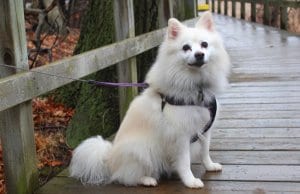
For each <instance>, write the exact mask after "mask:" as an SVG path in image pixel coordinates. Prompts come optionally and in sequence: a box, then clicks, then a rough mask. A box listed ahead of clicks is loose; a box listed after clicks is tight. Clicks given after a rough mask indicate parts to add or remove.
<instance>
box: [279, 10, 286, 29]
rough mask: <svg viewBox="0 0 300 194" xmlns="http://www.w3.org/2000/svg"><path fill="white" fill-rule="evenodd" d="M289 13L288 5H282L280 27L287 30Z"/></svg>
mask: <svg viewBox="0 0 300 194" xmlns="http://www.w3.org/2000/svg"><path fill="white" fill-rule="evenodd" d="M287 24H288V14H287V7H286V6H285V5H284V4H281V5H280V28H281V29H284V30H287Z"/></svg>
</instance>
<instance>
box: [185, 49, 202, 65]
mask: <svg viewBox="0 0 300 194" xmlns="http://www.w3.org/2000/svg"><path fill="white" fill-rule="evenodd" d="M194 56H195V62H194V63H188V65H189V66H192V67H201V66H202V65H204V64H205V62H204V53H202V52H197V53H195V55H194Z"/></svg>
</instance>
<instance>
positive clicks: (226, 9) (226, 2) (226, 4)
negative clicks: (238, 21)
mask: <svg viewBox="0 0 300 194" xmlns="http://www.w3.org/2000/svg"><path fill="white" fill-rule="evenodd" d="M224 15H228V0H224Z"/></svg>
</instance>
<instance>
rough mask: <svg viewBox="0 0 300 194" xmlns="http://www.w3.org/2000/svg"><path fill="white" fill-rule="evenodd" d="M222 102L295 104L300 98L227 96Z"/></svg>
mask: <svg viewBox="0 0 300 194" xmlns="http://www.w3.org/2000/svg"><path fill="white" fill-rule="evenodd" d="M221 102H222V104H238V103H245V104H258V103H261V104H276V103H287V104H294V103H299V102H300V98H299V97H298V96H296V97H289V96H286V97H279V98H276V97H273V98H272V97H270V98H246V99H245V98H227V99H224V98H223V99H222V100H221Z"/></svg>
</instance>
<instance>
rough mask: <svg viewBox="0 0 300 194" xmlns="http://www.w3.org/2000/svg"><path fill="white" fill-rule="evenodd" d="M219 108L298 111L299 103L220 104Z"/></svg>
mask: <svg viewBox="0 0 300 194" xmlns="http://www.w3.org/2000/svg"><path fill="white" fill-rule="evenodd" d="M220 109H223V110H226V111H262V110H271V111H282V110H283V111H287V110H290V111H299V109H300V104H279V103H278V104H277V103H276V104H221V106H220Z"/></svg>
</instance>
